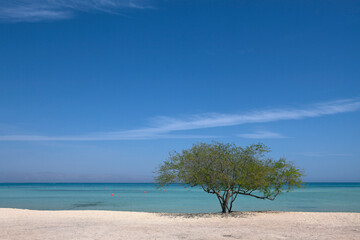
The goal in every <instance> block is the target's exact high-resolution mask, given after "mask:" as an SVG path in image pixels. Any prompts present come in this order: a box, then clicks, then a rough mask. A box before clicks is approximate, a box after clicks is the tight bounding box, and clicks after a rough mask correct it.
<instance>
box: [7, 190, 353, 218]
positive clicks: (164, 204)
mask: <svg viewBox="0 0 360 240" xmlns="http://www.w3.org/2000/svg"><path fill="white" fill-rule="evenodd" d="M0 208H19V209H33V210H111V211H137V212H168V213H208V212H220V205H219V202H218V200H217V198H216V196H215V195H213V194H208V193H205V192H204V191H203V190H202V189H200V188H197V187H194V188H190V187H186V186H183V185H179V184H173V185H170V186H167V187H164V188H159V187H158V186H157V185H156V184H152V183H0ZM233 210H234V211H295V212H360V183H306V184H305V187H304V188H301V189H296V190H295V191H292V192H288V193H283V194H282V195H280V196H278V197H277V198H276V199H275V200H274V201H270V200H261V199H256V198H253V197H249V196H243V195H239V196H238V198H237V200H236V201H235V202H234V205H233Z"/></svg>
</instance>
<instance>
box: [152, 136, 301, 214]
mask: <svg viewBox="0 0 360 240" xmlns="http://www.w3.org/2000/svg"><path fill="white" fill-rule="evenodd" d="M268 152H270V150H269V148H268V147H266V146H265V145H263V144H261V143H259V144H253V145H250V146H247V147H244V148H243V147H238V146H236V145H235V144H229V143H218V142H214V143H212V144H207V143H199V144H194V145H193V146H192V148H190V149H188V150H183V151H182V152H181V153H177V152H172V153H170V156H169V158H168V160H167V161H165V162H164V163H163V164H161V165H160V167H159V169H158V171H157V177H156V178H155V180H156V182H157V183H158V184H160V186H165V185H168V184H171V183H183V184H186V185H190V186H192V187H194V186H201V187H202V188H203V190H204V191H205V192H207V193H211V194H215V195H216V196H217V198H218V200H219V202H220V205H221V208H222V212H223V213H226V212H228V213H230V212H231V211H232V205H233V202H234V201H235V199H236V197H237V196H238V195H239V194H240V195H247V196H252V197H255V198H259V199H269V200H274V199H275V198H276V197H277V196H278V195H279V194H280V193H282V192H286V191H290V190H292V189H293V188H296V187H301V186H302V181H301V177H302V176H303V172H302V170H300V169H298V168H296V167H295V166H294V165H293V164H292V163H290V162H287V161H285V159H283V158H281V159H279V160H277V161H275V160H272V159H270V158H265V153H268Z"/></svg>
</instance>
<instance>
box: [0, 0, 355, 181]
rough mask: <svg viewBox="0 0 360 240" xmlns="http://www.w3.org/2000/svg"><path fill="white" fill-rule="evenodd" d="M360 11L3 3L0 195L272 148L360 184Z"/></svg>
mask: <svg viewBox="0 0 360 240" xmlns="http://www.w3.org/2000/svg"><path fill="white" fill-rule="evenodd" d="M359 12H360V3H359V2H358V1H205V0H199V1H190V0H188V1H181V0H174V1H165V0H163V1H160V0H158V1H152V0H149V1H145V0H139V1H132V0H127V1H122V0H118V1H116V0H107V1H104V0H69V1H61V0H52V1H50V0H31V1H30V0H19V1H10V0H5V1H4V0H3V1H0V91H1V94H0V113H1V118H0V182H38V181H39V182H64V181H65V182H147V181H151V180H152V177H153V171H154V170H155V168H156V167H157V166H158V165H159V164H160V163H161V162H162V161H163V160H165V159H166V157H167V156H168V153H169V152H170V151H172V150H177V151H180V150H181V149H184V148H188V147H191V145H192V144H193V143H197V142H201V141H205V142H211V141H213V140H215V141H220V142H232V143H236V144H238V145H248V144H251V143H257V142H263V143H265V144H267V145H269V146H270V147H271V148H272V150H273V151H272V153H271V154H270V155H269V156H270V157H273V158H279V157H286V158H287V159H288V160H290V161H293V162H295V163H296V165H297V166H299V167H301V168H304V169H305V171H306V174H307V176H306V177H305V181H360V174H359V172H360V148H359V143H360V139H359V136H360V126H359V122H360V94H359V92H360V80H359V77H360V68H359V66H360V45H359V42H360V14H359Z"/></svg>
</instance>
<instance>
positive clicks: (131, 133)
mask: <svg viewBox="0 0 360 240" xmlns="http://www.w3.org/2000/svg"><path fill="white" fill-rule="evenodd" d="M359 109H360V101H359V100H358V99H344V100H339V101H333V102H326V103H319V104H314V105H310V106H307V107H303V108H292V109H270V110H264V111H252V112H248V113H243V114H218V113H212V114H203V115H193V116H191V117H189V118H187V119H176V118H169V117H157V118H155V119H153V121H152V127H147V128H139V129H133V130H126V131H115V132H103V133H93V134H87V135H83V136H53V137H51V136H33V135H6V136H0V141H103V140H148V139H170V138H214V137H216V136H201V135H187V134H186V135H177V134H172V133H174V132H177V131H184V130H196V129H206V128H215V127H229V126H236V125H242V124H251V123H266V122H275V121H282V120H299V119H304V118H314V117H321V116H327V115H335V114H340V113H346V112H354V111H358V110H359ZM249 136H250V137H251V135H248V137H249ZM252 136H253V137H254V136H256V135H252ZM258 136H260V135H258Z"/></svg>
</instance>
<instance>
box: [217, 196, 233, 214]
mask: <svg viewBox="0 0 360 240" xmlns="http://www.w3.org/2000/svg"><path fill="white" fill-rule="evenodd" d="M218 199H219V202H220V205H221V210H222V211H221V212H222V213H231V208H230V207H229V206H228V205H229V199H230V190H228V191H227V193H226V195H225V198H223V197H221V196H220V195H218Z"/></svg>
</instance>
